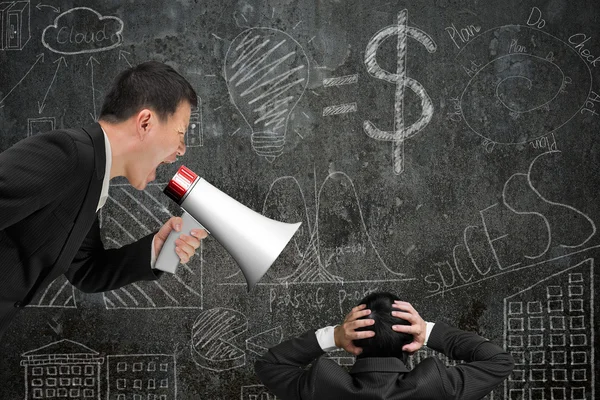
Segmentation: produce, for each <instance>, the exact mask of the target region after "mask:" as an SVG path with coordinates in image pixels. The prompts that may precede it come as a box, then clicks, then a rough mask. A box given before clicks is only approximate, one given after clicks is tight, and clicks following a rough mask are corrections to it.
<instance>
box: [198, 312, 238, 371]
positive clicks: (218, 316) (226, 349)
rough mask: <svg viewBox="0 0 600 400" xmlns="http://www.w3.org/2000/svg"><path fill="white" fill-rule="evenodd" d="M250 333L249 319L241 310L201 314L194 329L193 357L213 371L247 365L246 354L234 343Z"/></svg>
mask: <svg viewBox="0 0 600 400" xmlns="http://www.w3.org/2000/svg"><path fill="white" fill-rule="evenodd" d="M247 330H248V319H247V318H246V316H245V315H244V314H242V313H240V312H238V311H235V310H230V309H227V308H221V307H218V308H212V309H210V310H206V311H203V312H202V313H200V315H199V316H198V318H196V321H195V322H194V325H193V327H192V342H191V347H192V357H193V358H194V361H195V362H196V364H197V365H198V366H199V367H201V368H205V369H208V370H211V371H226V370H230V369H234V368H239V367H242V366H244V365H245V363H246V355H245V353H244V351H243V350H242V349H240V348H239V347H237V346H235V345H234V344H232V343H231V341H232V340H233V339H234V338H235V337H236V336H238V335H240V334H241V333H244V332H245V331H247Z"/></svg>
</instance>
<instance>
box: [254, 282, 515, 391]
mask: <svg viewBox="0 0 600 400" xmlns="http://www.w3.org/2000/svg"><path fill="white" fill-rule="evenodd" d="M423 345H427V346H428V347H429V348H431V349H433V350H436V351H439V352H441V353H443V354H445V355H446V356H448V357H450V358H453V359H456V360H463V361H465V362H466V363H464V364H460V365H457V366H454V367H446V366H445V365H444V363H443V362H442V361H441V360H439V359H438V358H436V357H428V358H426V359H424V360H423V361H421V362H420V363H419V364H418V365H416V366H415V367H414V368H413V369H412V370H409V369H408V368H407V367H406V362H407V359H408V356H409V355H410V354H412V353H414V352H416V351H418V350H419V349H420V348H421V347H422V346H423ZM339 348H343V349H344V350H346V351H348V352H350V353H352V354H354V355H356V356H357V358H356V362H355V364H354V366H353V367H352V368H351V369H350V371H349V372H347V371H346V370H345V369H344V368H342V367H340V366H339V365H338V364H337V363H335V362H334V361H332V360H330V359H328V358H326V357H321V356H322V355H323V354H324V353H325V352H328V351H333V350H336V349H339ZM310 363H312V366H311V367H310V368H308V369H305V367H306V366H307V365H308V364H310ZM513 366H514V362H513V359H512V357H511V356H510V354H508V353H507V352H506V351H504V350H503V349H502V348H500V347H498V346H496V345H495V344H493V343H491V342H489V341H488V340H486V339H484V338H482V337H481V336H479V335H477V334H475V333H471V332H465V331H462V330H460V329H456V328H453V327H451V326H449V325H446V324H445V323H443V322H437V323H435V324H434V323H431V322H425V321H424V320H423V319H422V318H421V316H420V315H419V313H418V312H417V311H416V310H415V309H414V308H413V307H412V305H410V304H409V303H407V302H403V301H400V300H399V298H398V297H396V296H394V295H392V294H390V293H386V292H377V293H372V294H370V295H369V296H367V297H365V298H364V299H363V300H362V301H361V302H360V303H359V305H358V306H356V307H354V308H353V309H352V310H351V311H350V313H349V314H348V315H347V316H346V318H345V319H344V322H343V323H342V325H338V326H336V327H332V326H329V327H326V328H322V329H319V330H317V331H316V332H315V331H308V332H306V333H304V334H303V335H301V336H299V337H297V338H293V339H290V340H287V341H285V342H282V343H280V344H278V345H276V346H274V347H272V348H271V349H269V351H268V352H267V353H266V354H265V355H263V356H262V357H261V358H260V359H259V360H258V361H257V362H256V364H255V370H256V373H257V375H258V377H259V378H260V379H261V381H262V382H263V384H264V385H265V386H266V387H267V388H269V389H270V390H271V391H272V392H273V393H274V394H275V395H276V396H278V397H279V398H281V399H282V400H296V399H303V400H309V399H315V400H325V399H334V400H337V399H340V400H342V399H343V400H352V399H369V400H379V399H381V400H383V399H386V400H388V399H389V400H392V399H393V400H401V399H436V400H437V399H467V400H468V399H473V400H475V399H481V398H482V397H484V396H485V395H486V394H488V393H489V392H491V391H492V390H493V389H494V388H495V387H496V386H498V385H499V384H500V383H501V382H502V381H503V380H504V379H505V378H506V377H508V375H509V374H510V373H511V371H512V369H513Z"/></svg>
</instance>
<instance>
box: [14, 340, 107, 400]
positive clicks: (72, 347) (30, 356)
mask: <svg viewBox="0 0 600 400" xmlns="http://www.w3.org/2000/svg"><path fill="white" fill-rule="evenodd" d="M22 357H23V360H21V366H23V367H25V372H24V373H25V400H29V399H55V398H69V399H81V400H83V399H98V400H100V398H101V396H100V395H101V393H100V369H101V365H102V364H103V363H104V357H101V356H100V355H99V354H98V352H96V351H94V350H92V349H90V348H89V347H86V346H84V345H82V344H81V343H77V342H74V341H72V340H68V339H63V340H60V341H58V342H53V343H50V344H48V345H46V346H43V347H40V348H38V349H34V350H31V351H28V352H26V353H23V354H22Z"/></svg>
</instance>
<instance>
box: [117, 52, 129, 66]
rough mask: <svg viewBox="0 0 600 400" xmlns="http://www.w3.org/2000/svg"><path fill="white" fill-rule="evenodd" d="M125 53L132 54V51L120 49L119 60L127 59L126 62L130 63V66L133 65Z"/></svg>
mask: <svg viewBox="0 0 600 400" xmlns="http://www.w3.org/2000/svg"><path fill="white" fill-rule="evenodd" d="M125 54H129V55H131V53H128V52H126V51H123V50H119V60H120V59H121V58H123V59H125V62H126V63H127V65H129V67H131V63H130V62H129V60H128V59H127V57H125Z"/></svg>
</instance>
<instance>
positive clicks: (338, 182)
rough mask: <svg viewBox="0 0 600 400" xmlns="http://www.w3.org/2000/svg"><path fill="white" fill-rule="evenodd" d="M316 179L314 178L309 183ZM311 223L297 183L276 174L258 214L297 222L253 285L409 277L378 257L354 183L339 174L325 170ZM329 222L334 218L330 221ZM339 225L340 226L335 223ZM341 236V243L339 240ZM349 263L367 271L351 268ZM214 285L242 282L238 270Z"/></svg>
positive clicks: (398, 279) (346, 176) (292, 179)
mask: <svg viewBox="0 0 600 400" xmlns="http://www.w3.org/2000/svg"><path fill="white" fill-rule="evenodd" d="M315 183H316V182H315ZM315 201H316V212H315V218H316V221H315V223H314V224H311V223H310V219H309V217H308V206H307V203H306V199H305V196H304V192H303V190H302V188H301V187H300V184H299V182H298V181H297V180H296V178H294V177H292V176H283V177H280V178H277V179H276V180H275V181H274V182H273V183H272V184H271V187H270V188H269V191H268V193H267V195H266V197H265V201H264V204H263V210H262V214H263V215H265V216H267V217H269V218H273V219H276V220H278V221H282V222H298V221H303V224H302V225H301V227H300V229H299V230H298V232H297V233H296V235H294V237H293V238H292V242H291V244H290V245H289V246H287V247H286V249H285V250H284V251H283V252H282V254H281V255H280V256H279V258H278V259H277V260H276V261H275V264H274V265H273V266H272V267H271V268H270V269H269V271H267V273H266V274H265V277H263V279H262V281H261V282H259V283H258V285H294V284H296V285H304V284H321V283H344V284H346V283H367V282H399V281H410V280H414V279H415V278H410V277H407V276H406V274H404V273H403V272H396V271H393V270H391V269H390V268H389V267H388V266H387V265H386V263H385V261H384V260H383V259H382V258H381V256H380V254H379V252H378V250H377V248H376V246H375V244H374V243H373V241H372V239H371V235H370V234H369V232H368V229H367V227H366V224H365V221H364V217H363V214H362V209H361V206H360V203H359V200H358V193H357V191H356V188H355V186H354V183H353V182H352V180H351V179H350V177H349V176H348V175H346V174H345V173H343V172H334V173H330V174H329V175H328V176H327V177H326V178H325V180H324V181H323V183H322V185H321V187H320V189H319V190H318V192H317V188H316V185H315ZM334 220H335V221H334ZM340 225H343V227H342V228H341V229H340V228H339V226H340ZM337 237H344V238H345V240H346V242H339V241H338V239H337ZM355 265H369V266H370V268H369V269H368V271H367V269H362V268H361V269H360V271H357V270H351V269H350V268H349V267H351V266H355ZM219 285H233V286H237V285H245V283H244V282H243V278H242V276H241V271H236V272H235V273H233V274H232V275H230V276H227V277H226V278H225V280H224V282H222V283H219Z"/></svg>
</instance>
